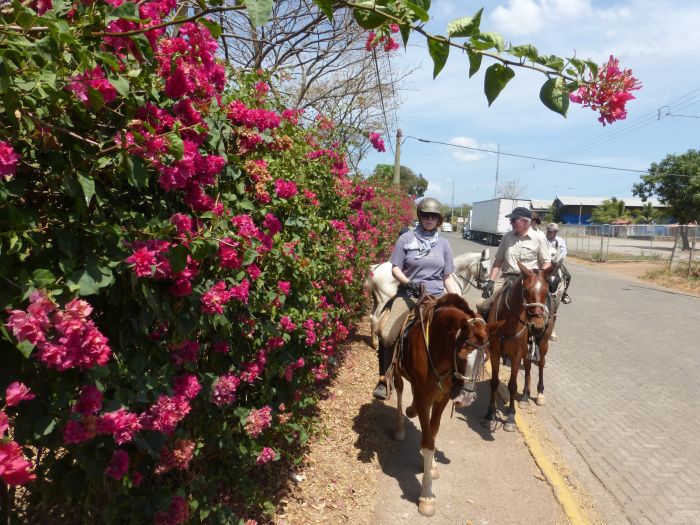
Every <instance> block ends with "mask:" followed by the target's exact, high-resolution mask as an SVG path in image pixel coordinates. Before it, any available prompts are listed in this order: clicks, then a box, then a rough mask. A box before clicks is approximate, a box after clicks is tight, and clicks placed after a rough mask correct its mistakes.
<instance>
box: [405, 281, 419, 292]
mask: <svg viewBox="0 0 700 525" xmlns="http://www.w3.org/2000/svg"><path fill="white" fill-rule="evenodd" d="M405 287H406V291H407V292H408V294H409V295H419V294H420V284H417V283H414V282H413V281H408V282H407V283H406V284H405Z"/></svg>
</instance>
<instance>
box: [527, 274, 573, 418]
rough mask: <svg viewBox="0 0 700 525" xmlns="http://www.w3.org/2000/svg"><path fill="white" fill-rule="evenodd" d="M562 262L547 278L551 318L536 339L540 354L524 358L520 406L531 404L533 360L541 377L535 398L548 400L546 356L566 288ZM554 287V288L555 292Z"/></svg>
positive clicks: (536, 400)
mask: <svg viewBox="0 0 700 525" xmlns="http://www.w3.org/2000/svg"><path fill="white" fill-rule="evenodd" d="M561 263H562V262H561V261H559V262H557V264H556V265H555V266H554V268H553V270H552V271H551V273H550V274H549V277H548V279H547V280H548V281H549V282H550V283H551V284H550V285H549V301H548V302H547V303H546V306H547V308H548V309H549V320H548V322H547V328H546V329H545V331H544V333H543V334H542V335H541V336H539V337H537V338H535V339H534V343H535V344H536V345H537V349H538V350H539V355H535V356H533V359H527V356H526V358H525V359H523V363H524V367H525V384H524V386H523V396H522V397H521V398H520V403H518V405H519V406H520V408H528V407H529V406H530V369H531V368H532V363H533V362H536V363H537V367H538V368H539V371H540V374H539V378H538V380H537V397H536V398H535V403H536V404H537V405H538V406H542V405H544V404H545V401H546V400H545V397H544V363H545V356H546V355H547V350H549V340H550V336H551V335H552V333H553V332H554V325H555V322H556V320H557V313H558V310H559V305H560V304H561V297H562V294H563V293H564V289H565V283H564V282H563V281H562V280H561V279H560V278H559V277H558V273H559V268H560V267H561ZM552 289H554V292H553V293H552ZM536 358H537V359H536Z"/></svg>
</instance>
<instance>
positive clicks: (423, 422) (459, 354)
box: [393, 294, 490, 516]
mask: <svg viewBox="0 0 700 525" xmlns="http://www.w3.org/2000/svg"><path fill="white" fill-rule="evenodd" d="M415 312H416V315H415V322H414V323H413V324H412V325H411V326H410V327H409V328H408V329H407V333H406V337H405V339H404V342H403V350H402V351H401V352H400V354H399V355H398V357H397V360H396V368H395V370H394V373H393V378H394V386H395V387H396V394H397V395H396V397H397V410H398V413H397V418H396V429H395V435H394V437H395V438H396V439H398V440H402V439H404V436H405V432H404V428H403V424H404V415H403V409H402V405H401V395H402V393H403V378H405V379H407V380H408V381H409V382H410V383H411V390H412V392H413V404H412V405H411V406H409V407H408V408H407V409H406V415H408V416H409V417H415V416H416V415H418V420H419V422H420V428H421V451H422V453H423V481H422V484H421V485H422V489H421V495H420V498H419V500H418V512H420V513H421V514H422V515H424V516H432V515H434V514H435V497H434V496H433V492H432V482H433V479H434V478H437V477H438V473H437V468H436V467H435V465H434V464H433V457H434V455H435V436H436V435H437V433H438V429H439V428H440V417H441V416H442V412H443V410H444V409H445V406H446V405H447V402H448V401H449V400H450V397H451V395H450V393H451V392H454V393H457V392H459V391H460V387H461V386H462V383H463V382H465V381H473V380H475V379H478V376H479V375H480V374H481V371H482V369H483V363H484V352H485V350H486V348H487V346H488V344H489V328H490V325H487V324H486V321H484V320H483V319H482V318H481V317H480V316H479V315H477V314H476V313H475V312H474V311H473V310H472V309H471V308H470V307H469V305H468V304H467V302H466V301H465V300H464V299H463V298H462V297H460V296H459V295H457V294H446V295H444V296H442V297H440V298H439V299H437V300H434V301H433V300H430V299H429V300H421V301H420V302H419V303H418V305H417V307H416V310H415ZM473 351H476V352H477V359H476V363H477V365H476V366H475V367H474V368H475V369H474V370H473V371H472V373H471V374H470V373H468V372H467V356H468V355H469V354H470V353H471V352H473ZM460 394H461V392H460Z"/></svg>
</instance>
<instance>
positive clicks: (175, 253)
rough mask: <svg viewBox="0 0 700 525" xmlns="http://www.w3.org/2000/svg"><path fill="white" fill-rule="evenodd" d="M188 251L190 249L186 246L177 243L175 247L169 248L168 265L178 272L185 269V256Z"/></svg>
mask: <svg viewBox="0 0 700 525" xmlns="http://www.w3.org/2000/svg"><path fill="white" fill-rule="evenodd" d="M189 253H190V251H189V250H188V249H187V247H186V246H184V245H182V244H178V245H177V246H175V248H173V249H172V250H170V254H168V260H169V261H170V267H171V268H172V270H173V272H175V273H179V272H181V271H182V270H184V269H185V267H186V266H187V256H188V255H189Z"/></svg>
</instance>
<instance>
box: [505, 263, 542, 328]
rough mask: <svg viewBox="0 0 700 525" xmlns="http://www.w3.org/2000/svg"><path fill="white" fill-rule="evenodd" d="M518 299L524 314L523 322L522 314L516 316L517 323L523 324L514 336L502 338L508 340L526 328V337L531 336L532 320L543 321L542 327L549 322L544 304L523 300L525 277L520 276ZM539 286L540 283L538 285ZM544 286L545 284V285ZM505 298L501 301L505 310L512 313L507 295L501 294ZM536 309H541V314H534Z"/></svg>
mask: <svg viewBox="0 0 700 525" xmlns="http://www.w3.org/2000/svg"><path fill="white" fill-rule="evenodd" d="M519 279H520V298H521V300H522V304H523V311H524V312H525V320H523V319H522V314H521V315H519V316H518V322H519V323H522V324H523V327H522V328H521V329H520V330H518V332H517V333H516V334H515V335H512V336H502V337H504V338H506V337H507V338H510V337H518V336H519V335H520V334H521V333H522V332H523V330H524V329H525V328H527V331H528V335H529V336H532V335H533V334H532V332H533V330H532V329H533V319H543V320H544V325H545V326H547V323H548V322H549V307H548V306H547V305H546V304H544V303H539V302H533V303H528V302H527V299H526V298H525V276H524V275H521V276H520V278H519ZM538 282H539V281H538ZM540 284H541V283H540ZM545 286H546V283H545ZM547 294H549V289H547ZM503 295H504V296H505V297H504V298H503V300H504V301H505V303H506V308H507V309H508V311H509V312H511V313H515V312H513V309H512V308H511V307H510V305H509V304H508V295H509V294H508V293H505V294H503ZM537 307H540V308H542V313H541V314H538V313H535V312H534V311H533V310H534V309H535V308H537Z"/></svg>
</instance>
